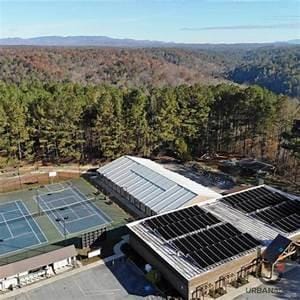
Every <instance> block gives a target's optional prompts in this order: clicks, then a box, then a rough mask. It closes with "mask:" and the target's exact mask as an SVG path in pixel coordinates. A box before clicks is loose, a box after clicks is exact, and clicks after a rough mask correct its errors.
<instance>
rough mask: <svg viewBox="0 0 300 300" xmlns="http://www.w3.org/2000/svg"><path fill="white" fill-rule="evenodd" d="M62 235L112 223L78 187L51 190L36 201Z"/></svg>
mask: <svg viewBox="0 0 300 300" xmlns="http://www.w3.org/2000/svg"><path fill="white" fill-rule="evenodd" d="M36 200H37V201H38V204H39V206H40V207H41V210H42V211H43V212H44V213H46V214H47V215H48V217H49V218H50V220H51V221H52V223H53V224H54V225H55V226H56V228H58V230H59V231H60V233H61V234H64V232H66V233H67V234H75V233H80V232H83V231H87V230H91V229H92V228H100V227H104V226H105V225H107V224H109V223H110V222H111V219H110V218H109V217H108V216H106V215H105V214H104V213H103V212H102V211H101V210H100V209H99V208H98V207H96V206H95V205H94V204H93V203H92V199H88V198H87V197H86V196H85V195H84V194H83V193H82V192H80V191H79V190H78V189H77V188H76V187H74V186H69V187H67V188H64V189H62V190H56V189H53V190H49V192H47V193H45V194H40V195H39V196H38V198H37V199H36Z"/></svg>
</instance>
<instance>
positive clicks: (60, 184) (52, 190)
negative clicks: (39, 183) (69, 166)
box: [45, 182, 65, 192]
mask: <svg viewBox="0 0 300 300" xmlns="http://www.w3.org/2000/svg"><path fill="white" fill-rule="evenodd" d="M53 186H59V187H61V189H64V188H65V186H64V185H63V184H62V183H60V182H57V183H53V184H47V185H45V188H46V189H47V190H48V191H49V192H55V191H56V189H51V187H53Z"/></svg>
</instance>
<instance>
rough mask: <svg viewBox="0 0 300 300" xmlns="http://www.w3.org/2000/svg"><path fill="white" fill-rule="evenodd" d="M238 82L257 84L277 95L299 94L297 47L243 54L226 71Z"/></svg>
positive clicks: (298, 56) (299, 68)
mask: <svg viewBox="0 0 300 300" xmlns="http://www.w3.org/2000/svg"><path fill="white" fill-rule="evenodd" d="M228 78H229V79H231V80H233V81H235V82H238V83H249V84H258V85H261V86H264V87H266V88H268V89H269V90H272V91H273V92H275V93H277V94H287V95H290V96H294V97H297V96H300V47H299V46H298V47H286V48H271V49H269V48H267V49H261V50H260V51H252V52H249V53H247V54H246V55H245V57H244V59H243V62H242V64H241V65H238V66H236V67H235V68H233V69H232V71H230V72H229V73H228Z"/></svg>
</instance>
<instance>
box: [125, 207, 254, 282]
mask: <svg viewBox="0 0 300 300" xmlns="http://www.w3.org/2000/svg"><path fill="white" fill-rule="evenodd" d="M195 206H197V205H195ZM190 207H191V206H190ZM204 207H205V206H201V208H204ZM187 209H188V208H182V209H179V210H176V211H178V212H179V211H185V210H187ZM173 212H174V211H173ZM171 213H172V212H167V213H165V214H162V215H159V216H152V217H148V218H145V219H142V220H138V221H135V222H132V223H130V224H127V227H128V228H129V230H130V231H131V232H132V233H134V234H135V235H136V236H138V237H139V238H140V239H141V240H142V241H143V242H144V243H146V244H147V245H148V247H150V248H151V249H152V250H153V251H154V252H155V253H156V254H157V255H159V256H160V257H161V258H162V259H163V260H164V261H165V262H166V263H167V264H168V265H169V266H170V267H172V268H173V269H175V270H176V271H177V272H178V273H179V274H180V275H181V276H183V277H184V278H186V279H187V280H190V279H192V278H194V277H196V276H198V275H200V274H203V273H206V272H209V271H210V270H212V269H214V268H216V267H218V266H221V265H223V264H225V263H227V262H230V261H233V260H235V259H237V258H239V257H243V256H247V255H249V254H252V253H253V252H254V251H255V248H253V249H250V250H247V251H244V252H240V253H239V254H236V255H234V256H232V257H228V258H226V259H223V260H221V261H219V262H216V263H214V264H212V265H210V266H208V267H206V268H201V267H200V266H198V265H197V264H195V263H194V262H193V261H192V260H191V259H189V257H187V256H186V255H184V254H183V253H181V251H178V249H176V247H174V243H173V240H170V241H168V240H166V239H165V238H164V237H162V235H160V234H158V233H157V231H156V230H152V229H150V228H149V226H147V220H151V219H156V218H159V217H160V216H163V215H169V214H171ZM220 222H222V224H223V223H224V224H225V223H226V222H223V220H222V219H220ZM219 224H220V223H219ZM215 228H216V227H215ZM201 231H202V230H196V231H191V232H189V233H188V234H185V235H182V236H180V237H178V238H181V237H185V236H187V235H190V234H195V233H197V232H201ZM241 232H245V231H241Z"/></svg>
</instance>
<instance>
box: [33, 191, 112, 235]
mask: <svg viewBox="0 0 300 300" xmlns="http://www.w3.org/2000/svg"><path fill="white" fill-rule="evenodd" d="M64 191H71V192H72V194H73V196H74V198H75V199H78V200H80V201H77V202H74V204H75V203H81V204H83V205H84V207H85V208H87V210H88V211H90V212H92V216H94V215H97V216H98V217H99V219H100V220H102V221H103V222H104V223H102V224H101V225H94V226H92V227H89V229H93V228H99V226H103V225H108V224H109V223H111V222H112V220H111V218H110V217H108V216H107V215H106V214H105V212H103V211H102V210H101V209H100V208H98V207H97V206H95V205H94V204H93V203H87V201H88V200H89V198H87V197H86V195H84V194H83V193H82V192H81V191H80V190H79V189H78V188H77V187H75V186H73V185H72V186H69V187H67V188H65V189H64V190H63V191H57V192H56V193H57V194H59V193H63V192H64ZM43 195H47V193H44V194H40V195H39V197H40V201H41V202H42V204H44V205H45V206H46V210H47V208H48V209H49V211H48V212H46V214H47V215H48V217H49V219H50V221H51V223H52V224H53V225H54V226H55V228H56V229H57V230H58V231H59V233H60V234H61V235H63V232H62V229H61V227H62V226H61V225H60V224H59V225H60V226H58V224H57V223H55V222H54V220H53V219H52V218H53V217H54V219H57V218H58V217H57V214H55V213H54V212H53V208H50V207H49V205H48V203H47V200H44V197H43ZM70 197H71V196H68V197H62V198H56V199H51V201H49V200H48V202H49V203H51V202H52V200H63V199H66V198H70ZM35 200H36V201H37V199H35ZM43 210H44V211H45V209H43ZM54 210H55V209H54ZM51 216H52V218H51ZM58 216H59V217H60V218H61V215H60V214H59V215H58ZM87 217H91V215H89V216H87ZM87 217H82V218H83V219H84V218H87ZM82 218H78V219H75V220H73V221H69V222H66V223H67V224H69V223H70V222H75V221H78V220H81V219H82ZM66 231H67V232H68V234H71V235H73V234H75V233H76V234H81V233H83V232H85V231H86V229H84V230H81V231H79V232H77V231H76V232H70V231H69V230H68V229H67V228H66Z"/></svg>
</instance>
